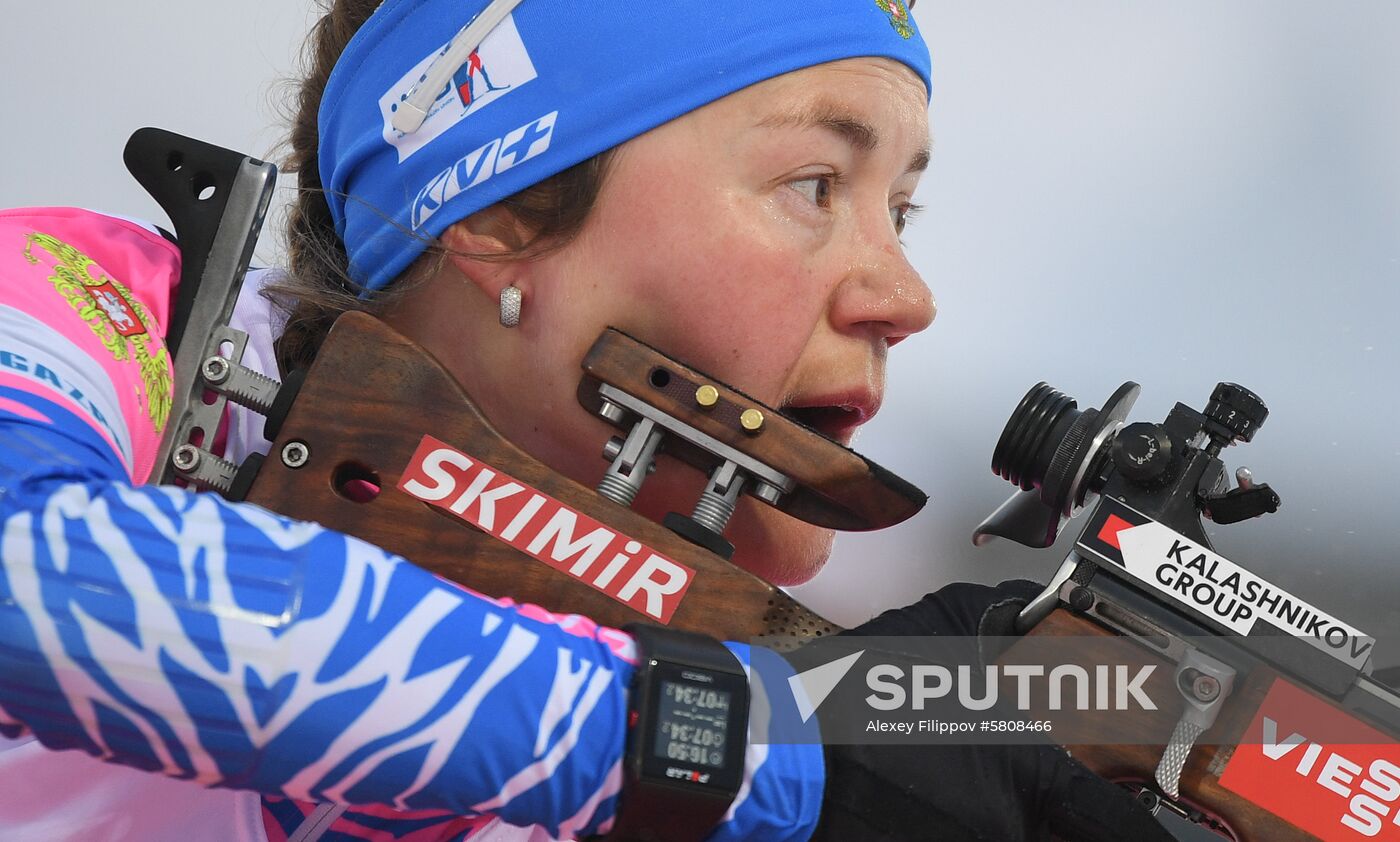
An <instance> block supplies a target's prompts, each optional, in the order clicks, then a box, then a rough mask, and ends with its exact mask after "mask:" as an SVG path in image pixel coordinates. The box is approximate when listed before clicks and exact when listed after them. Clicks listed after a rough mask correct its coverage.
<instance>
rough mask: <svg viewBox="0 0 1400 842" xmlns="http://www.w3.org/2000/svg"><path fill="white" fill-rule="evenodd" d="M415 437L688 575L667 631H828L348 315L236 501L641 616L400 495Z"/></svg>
mask: <svg viewBox="0 0 1400 842" xmlns="http://www.w3.org/2000/svg"><path fill="white" fill-rule="evenodd" d="M425 434H427V435H431V436H433V437H434V438H436V439H439V440H441V441H442V442H445V443H447V444H449V445H451V446H453V447H455V448H458V449H460V450H461V451H463V452H465V453H467V454H470V455H471V456H472V457H473V458H474V459H475V460H477V461H479V462H481V463H483V464H486V465H490V466H492V467H494V468H496V469H498V470H500V471H502V472H504V473H506V474H509V475H510V476H511V477H514V478H515V479H517V480H520V481H522V482H524V483H526V484H528V485H530V486H532V487H533V488H535V489H538V490H539V491H542V492H544V493H545V494H548V495H550V496H552V497H554V498H555V499H557V500H559V501H560V502H562V503H564V504H565V505H567V506H569V507H571V508H572V509H574V510H576V511H578V512H581V513H584V514H586V515H588V516H590V517H592V518H594V519H596V520H598V521H601V522H603V523H605V524H608V525H609V526H610V527H612V528H613V529H615V530H617V531H618V532H619V533H621V534H623V535H626V536H630V537H632V538H634V539H636V540H637V541H639V542H641V543H643V544H645V545H647V546H649V547H651V548H654V549H655V550H657V551H659V552H661V553H663V554H664V555H666V556H667V557H668V558H670V559H672V560H674V561H676V562H679V563H680V564H683V565H685V566H687V567H689V568H690V569H691V570H693V571H695V576H694V578H693V580H692V583H691V585H690V587H689V589H688V590H687V591H686V594H685V598H684V599H683V600H682V601H681V603H680V606H679V608H678V609H677V611H676V613H675V615H674V616H673V617H672V618H671V621H670V625H671V626H673V627H675V628H681V629H688V630H693V631H699V632H703V633H705V634H709V635H712V636H714V637H717V638H720V639H725V640H746V639H748V638H750V637H754V636H758V635H772V636H774V638H775V639H787V640H789V641H790V644H789V645H796V644H797V643H798V642H800V641H802V640H806V639H808V638H811V637H817V636H820V635H824V634H830V633H832V632H834V631H836V630H837V626H835V625H834V624H832V623H829V622H828V621H826V620H824V619H822V618H821V617H819V616H817V615H816V614H815V613H813V612H811V611H809V610H808V609H806V608H805V607H803V606H802V605H800V604H799V603H797V602H796V601H795V600H793V599H792V598H791V597H789V596H787V595H786V594H785V593H783V592H782V591H781V590H779V589H778V588H776V587H774V586H773V585H771V584H769V583H768V582H765V581H763V580H762V579H760V578H758V577H757V576H754V575H753V574H751V573H749V572H747V571H745V570H743V569H741V568H738V567H736V566H734V565H732V564H730V563H729V562H727V561H725V560H724V559H722V558H720V557H719V556H717V555H714V554H713V553H710V552H708V551H706V550H703V549H701V548H700V547H698V546H696V545H694V544H692V543H690V542H688V541H686V540H684V539H682V538H680V537H679V536H678V535H676V534H675V533H673V532H671V531H670V530H669V529H666V528H665V527H663V526H661V525H659V524H657V523H655V522H653V521H651V520H648V519H647V518H645V517H643V516H642V515H640V514H638V513H636V512H634V511H633V510H631V509H630V508H627V507H626V506H622V505H619V504H617V503H614V502H612V501H611V500H608V499H606V498H604V497H602V496H601V495H599V494H598V493H597V492H596V491H594V490H593V489H591V488H587V487H585V486H583V485H580V484H579V483H577V482H574V481H573V480H571V479H568V478H566V477H563V476H561V475H559V474H557V473H555V472H554V471H552V470H550V469H549V468H548V467H546V466H545V465H544V464H543V463H541V462H539V461H538V460H536V459H535V458H534V457H532V456H530V455H529V454H527V453H525V452H524V451H522V450H520V449H519V448H517V447H516V446H515V445H513V444H511V443H510V442H509V441H508V440H507V439H505V438H504V437H503V436H501V435H500V434H499V433H498V432H497V431H496V430H495V429H494V428H492V426H491V424H490V423H489V422H488V421H487V420H486V418H485V417H484V416H483V415H482V414H481V412H480V411H479V410H478V409H477V408H476V407H475V406H474V405H473V404H472V402H471V400H470V399H469V398H468V397H467V395H466V394H465V393H464V392H463V391H462V389H461V387H460V386H459V385H458V384H457V382H456V381H455V380H454V379H453V378H452V376H451V375H450V374H449V373H448V372H447V371H446V370H445V369H443V368H442V367H441V366H440V365H439V364H438V363H437V361H436V360H434V359H433V358H432V357H431V355H429V354H428V353H427V352H425V351H424V350H423V349H422V348H420V347H418V346H417V345H416V344H414V343H413V342H411V341H410V340H408V339H406V338H404V337H403V336H401V335H399V334H397V333H395V332H394V331H393V330H392V329H390V328H389V327H388V326H386V325H384V324H383V323H382V322H379V321H377V320H375V319H373V318H371V317H368V316H365V315H363V314H359V313H350V314H347V315H345V316H343V317H341V319H340V320H339V321H338V322H337V323H336V326H335V328H334V329H333V330H332V332H331V334H330V336H329V337H328V338H327V340H326V342H325V344H324V345H323V346H322V348H321V350H320V352H319V353H318V355H317V358H316V362H315V364H314V365H313V367H312V368H311V369H310V371H309V372H308V374H307V377H306V380H305V382H304V384H303V385H302V386H301V389H300V392H299V394H298V396H297V398H296V400H295V402H294V403H293V404H292V407H291V409H290V410H289V412H288V414H287V416H286V418H285V420H284V421H283V423H282V424H281V427H280V429H279V431H278V436H277V439H276V441H275V442H274V444H273V448H272V451H271V452H272V454H273V458H269V459H268V460H266V462H265V464H264V465H263V467H262V469H261V470H260V471H259V473H258V476H257V479H256V480H255V481H254V483H253V485H252V487H251V490H250V491H249V494H248V497H247V499H248V500H249V501H250V502H253V503H257V504H259V505H261V506H265V507H267V508H269V509H272V510H273V511H276V512H280V513H282V514H285V515H289V516H291V517H295V518H300V519H303V520H310V521H315V522H317V523H320V524H322V525H324V526H327V527H329V528H331V529H335V530H337V531H341V532H344V533H347V534H349V535H353V536H355V537H358V538H362V539H364V540H366V541H369V542H371V543H374V544H376V545H378V546H380V547H383V548H385V549H387V550H390V551H392V552H395V553H398V554H399V555H402V556H404V557H405V558H408V559H411V560H413V561H414V562H415V563H416V564H418V565H420V566H422V567H425V568H427V569H428V570H431V571H433V572H434V573H436V574H438V575H440V576H442V577H444V578H446V579H450V580H452V581H454V582H459V583H461V584H463V585H466V586H467V587H469V588H471V589H473V590H475V591H477V592H480V593H483V594H486V595H488V596H494V597H509V598H511V599H514V600H516V601H518V602H527V603H533V604H535V605H539V606H541V607H543V608H546V609H548V610H550V611H554V612H558V613H572V614H582V615H584V616H587V617H590V618H592V619H594V620H595V621H597V622H599V623H602V624H605V625H611V626H621V625H624V624H626V623H631V622H638V621H645V620H648V619H651V618H649V617H647V616H645V615H643V614H641V613H639V612H637V611H635V610H633V609H632V608H629V607H628V606H627V605H624V604H623V603H621V602H619V601H617V600H616V599H614V598H613V597H611V596H608V595H607V594H605V593H603V592H602V591H599V590H596V589H595V588H593V587H590V586H589V585H587V584H586V583H584V582H581V581H580V580H579V579H577V578H575V577H573V576H571V575H569V574H568V573H567V572H565V571H563V570H561V569H558V568H557V567H555V566H552V565H550V564H546V563H543V562H541V561H538V560H536V559H535V558H532V557H530V556H528V555H526V554H525V553H522V552H520V551H519V550H516V549H514V548H513V547H511V546H509V545H508V544H506V543H504V542H503V541H501V540H499V539H497V538H495V537H492V536H491V535H488V534H486V533H485V532H482V531H480V530H478V529H476V528H474V527H472V526H470V525H469V524H467V523H466V522H464V521H462V520H459V519H456V518H453V517H451V516H450V515H448V514H447V513H445V512H444V511H443V510H442V509H440V508H437V507H434V506H430V505H428V504H426V503H423V502H421V501H420V500H418V499H415V498H413V497H411V496H409V495H408V494H406V493H403V492H402V491H400V490H399V488H398V486H399V484H400V481H401V480H402V478H403V472H404V469H405V467H406V466H408V465H409V464H410V461H411V459H412V457H413V455H414V452H415V450H416V449H417V448H418V445H419V443H420V441H421V439H422V437H423V436H424V435H425ZM292 442H299V443H302V444H304V445H305V447H306V448H307V450H308V451H309V458H308V459H307V461H306V463H305V464H304V465H302V466H300V467H297V468H290V467H288V466H287V464H286V462H285V461H284V460H283V459H280V458H277V456H278V454H281V453H282V451H283V448H285V447H286V446H287V445H288V444H289V443H292ZM828 444H831V443H829V442H828ZM600 445H601V442H600ZM831 446H832V447H834V448H839V446H837V445H834V444H831ZM356 479H359V480H367V481H369V482H371V483H373V484H374V485H377V486H378V487H379V488H380V489H381V493H379V494H377V495H376V496H374V497H373V499H371V500H368V501H367V502H356V499H355V498H356V497H357V495H352V494H347V493H346V484H347V481H351V480H356ZM359 499H363V497H359ZM915 508H917V507H915Z"/></svg>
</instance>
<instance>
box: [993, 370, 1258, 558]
mask: <svg viewBox="0 0 1400 842" xmlns="http://www.w3.org/2000/svg"><path fill="white" fill-rule="evenodd" d="M1139 391H1140V387H1139V386H1138V384H1136V383H1132V382H1128V383H1124V384H1123V385H1122V386H1120V387H1118V390H1117V391H1115V392H1114V393H1113V395H1112V396H1110V397H1109V399H1108V400H1107V401H1105V402H1104V405H1103V408H1102V409H1097V408H1093V407H1090V408H1087V409H1083V410H1081V409H1079V406H1078V403H1077V402H1076V401H1075V400H1074V398H1072V397H1070V396H1069V395H1066V394H1065V393H1064V392H1061V391H1059V390H1057V389H1055V388H1053V387H1051V386H1050V385H1048V384H1046V383H1038V384H1036V385H1035V386H1034V387H1033V388H1032V389H1031V390H1030V391H1029V392H1027V393H1026V396H1025V397H1024V398H1022V399H1021V403H1020V404H1019V405H1018V406H1017V407H1016V410H1015V411H1014V412H1013V413H1012V414H1011V419H1010V420H1009V421H1007V422H1006V428H1005V429H1004V430H1003V431H1002V434H1001V438H1000V439H999V440H998V441H997V445H996V449H995V451H994V452H993V454H992V472H993V473H995V474H996V475H997V476H999V477H1001V478H1003V479H1005V480H1006V481H1007V482H1010V483H1011V484H1013V485H1016V486H1018V487H1019V488H1020V489H1021V491H1022V493H1021V494H1019V495H1017V496H1015V497H1013V498H1012V499H1011V500H1008V501H1007V503H1006V504H1005V505H1003V506H1002V507H1001V508H1000V509H998V510H997V511H996V512H995V513H994V514H992V516H991V517H989V518H987V520H986V521H985V522H983V524H982V525H981V526H980V527H979V528H978V530H977V533H976V535H975V537H974V540H975V541H977V542H978V543H982V542H983V541H984V540H985V539H986V538H987V537H990V536H1001V537H1005V538H1010V539H1012V540H1014V541H1017V542H1019V543H1022V544H1026V545H1027V546H1032V547H1045V546H1049V545H1050V544H1051V543H1053V542H1054V540H1055V536H1056V535H1057V534H1058V533H1059V528H1060V525H1061V521H1062V519H1064V518H1067V517H1070V516H1072V515H1073V514H1074V513H1075V512H1077V511H1078V510H1079V509H1080V508H1081V507H1083V506H1084V505H1085V501H1086V500H1087V499H1089V498H1090V497H1091V496H1092V495H1095V494H1099V493H1118V492H1126V493H1129V494H1131V495H1132V496H1133V497H1134V498H1137V499H1138V500H1141V501H1143V502H1147V501H1146V500H1143V498H1160V499H1158V500H1156V501H1155V502H1157V503H1159V504H1161V508H1159V507H1158V506H1152V507H1151V508H1152V509H1153V510H1154V511H1160V512H1162V513H1166V511H1167V510H1168V509H1175V510H1176V512H1175V514H1176V515H1177V518H1178V519H1184V517H1185V515H1186V511H1184V510H1183V508H1189V515H1190V517H1191V519H1192V520H1195V521H1197V522H1199V518H1200V516H1201V515H1202V514H1204V515H1205V516H1207V517H1210V518H1212V519H1213V520H1215V522H1217V523H1234V522H1236V521H1239V520H1244V519H1246V518H1250V517H1256V516H1258V515H1260V514H1265V513H1267V512H1272V511H1275V510H1276V509H1277V508H1278V496H1277V495H1276V494H1274V493H1273V492H1272V491H1271V490H1269V489H1268V487H1267V486H1254V487H1251V486H1249V485H1248V484H1247V483H1242V484H1241V486H1240V487H1239V488H1235V489H1230V488H1228V485H1227V484H1224V483H1223V481H1222V480H1221V479H1219V478H1220V477H1223V471H1222V470H1221V468H1222V466H1220V463H1219V461H1218V459H1217V457H1218V455H1219V453H1220V451H1221V450H1223V449H1224V448H1225V447H1228V446H1229V445H1230V444H1233V443H1234V442H1237V441H1241V442H1247V441H1250V440H1251V439H1253V438H1254V434H1255V433H1256V432H1257V431H1258V429H1259V427H1260V426H1261V425H1262V424H1263V423H1264V419H1265V418H1267V417H1268V414H1269V410H1268V407H1267V406H1265V405H1264V402H1263V400H1261V399H1260V398H1259V396H1258V395H1256V394H1254V393H1253V392H1251V391H1250V390H1249V389H1246V388H1244V387H1243V386H1240V385H1237V384H1235V383H1220V384H1217V385H1216V387H1215V389H1214V390H1212V392H1211V395H1210V401H1209V402H1208V403H1207V405H1206V409H1205V411H1204V412H1198V411H1196V410H1193V409H1191V408H1190V407H1188V406H1186V405H1184V404H1177V405H1176V408H1175V409H1173V410H1172V412H1171V414H1170V415H1169V416H1168V417H1167V419H1166V421H1165V422H1163V423H1161V424H1157V423H1151V422H1137V423H1133V424H1126V426H1125V422H1126V420H1127V415H1128V412H1129V411H1130V410H1131V409H1132V406H1133V402H1134V401H1136V400H1137V396H1138V392H1139ZM1207 463H1210V464H1207ZM1207 468H1210V469H1209V470H1207ZM1183 500H1185V501H1189V502H1190V503H1191V505H1190V506H1189V507H1182V506H1180V503H1181V502H1182V501H1183ZM1168 501H1175V503H1176V504H1177V505H1174V506H1168V505H1166V504H1167V503H1168ZM1182 525H1183V526H1184V525H1185V524H1182Z"/></svg>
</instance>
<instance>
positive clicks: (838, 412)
mask: <svg viewBox="0 0 1400 842" xmlns="http://www.w3.org/2000/svg"><path fill="white" fill-rule="evenodd" d="M879 411H880V396H879V395H878V394H876V393H874V392H867V391H852V392H842V393H838V394H831V395H817V396H802V397H799V398H795V399H793V400H790V401H788V402H786V403H784V405H783V414H785V415H787V416H788V417H790V418H792V419H793V420H795V421H797V422H798V423H799V424H802V425H803V426H805V427H809V428H811V429H813V430H816V431H817V432H819V433H821V434H822V435H824V436H826V437H827V438H830V439H835V440H836V441H839V442H841V443H842V444H850V441H851V439H852V438H853V437H854V436H855V433H856V429H857V428H859V427H860V425H861V424H864V423H865V422H866V421H869V420H870V419H871V418H873V417H874V416H875V413H877V412H879Z"/></svg>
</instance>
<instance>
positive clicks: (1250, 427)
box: [1205, 383, 1269, 441]
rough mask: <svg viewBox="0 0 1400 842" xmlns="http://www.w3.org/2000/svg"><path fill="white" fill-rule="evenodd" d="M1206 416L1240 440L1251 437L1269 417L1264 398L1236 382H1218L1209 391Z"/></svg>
mask: <svg viewBox="0 0 1400 842" xmlns="http://www.w3.org/2000/svg"><path fill="white" fill-rule="evenodd" d="M1205 414H1206V417H1207V418H1209V419H1210V420H1212V421H1214V422H1215V423H1217V424H1219V425H1220V426H1222V427H1224V428H1225V429H1227V430H1229V431H1230V433H1231V435H1233V436H1234V437H1235V439H1237V440H1239V441H1250V440H1251V439H1253V438H1254V434H1255V433H1256V432H1258V431H1259V428H1260V427H1262V426H1263V425H1264V419H1266V418H1268V417H1269V408H1268V407H1267V406H1265V405H1264V400H1263V399H1262V398H1260V397H1259V396H1258V395H1256V394H1254V393H1253V392H1251V391H1250V390H1248V389H1246V388H1245V387H1243V386H1241V385H1239V384H1238V383H1220V384H1217V385H1216V387H1215V391H1213V392H1211V393H1210V403H1208V404H1206V413H1205Z"/></svg>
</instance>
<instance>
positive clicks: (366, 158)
mask: <svg viewBox="0 0 1400 842" xmlns="http://www.w3.org/2000/svg"><path fill="white" fill-rule="evenodd" d="M486 5H487V2H486V0H386V2H385V3H384V4H383V5H382V6H381V7H380V8H379V10H378V11H376V12H375V13H374V15H373V16H371V17H370V19H369V20H368V21H367V22H366V23H365V25H364V26H363V27H362V28H361V29H360V31H359V32H358V33H357V34H356V35H355V37H354V38H353V39H351V41H350V44H349V45H348V46H347V47H346V49H345V53H344V54H343V55H342V56H341V57H340V60H339V61H338V62H337V63H336V66H335V70H334V71H333V72H332V73H331V77H330V81H329V82H328V83H327V85H326V91H325V95H324V97H323V99H322V102H321V110H320V115H319V119H320V134H321V141H320V170H321V184H322V185H323V186H324V187H325V190H326V201H327V203H328V204H329V205H330V209H331V216H332V218H333V219H334V220H335V228H336V233H337V234H339V235H340V238H341V240H342V241H343V242H344V243H345V246H346V250H347V251H348V252H349V255H350V275H351V277H352V278H354V279H355V280H356V282H358V283H359V284H361V285H362V286H363V287H364V289H365V290H366V291H373V290H378V289H382V288H384V287H385V286H387V285H388V283H389V282H390V281H392V280H393V279H394V278H395V277H397V276H398V275H399V274H400V273H401V272H403V271H404V270H405V269H407V268H408V266H409V264H411V263H412V262H413V261H414V259H415V258H417V257H418V255H420V254H422V252H423V250H424V249H425V248H426V247H427V245H428V243H429V242H430V241H431V239H432V238H435V237H437V236H438V235H440V234H441V233H442V232H443V231H445V230H446V229H447V228H448V227H449V226H450V225H452V224H453V223H455V222H457V221H459V220H461V219H463V218H464V217H466V216H469V215H470V214H473V213H475V212H476V211H479V210H481V209H482V208H485V207H489V206H490V205H493V204H495V203H496V202H499V201H500V200H501V199H504V198H506V197H507V196H510V195H512V194H514V193H517V192H519V191H521V190H523V189H525V188H526V187H529V186H530V185H532V184H535V183H537V182H539V181H542V180H543V179H546V178H548V177H549V176H551V175H554V174H555V173H558V172H561V171H563V170H565V169H568V168H569V167H571V166H573V165H574V164H577V163H579V162H581V161H585V160H587V159H589V158H591V157H593V156H594V155H597V154H598V153H600V152H603V151H604V150H607V149H611V148H612V147H614V146H616V145H618V144H620V143H622V142H624V141H626V140H629V139H630V138H633V137H636V136H637V135H640V134H642V133H644V132H646V131H648V130H650V129H652V128H655V127H656V126H659V125H661V124H662V123H665V122H667V121H669V120H672V119H674V118H676V117H678V116H680V115H682V114H685V113H687V112H689V111H692V110H694V109H695V108H698V107H700V106H702V105H704V104H706V103H708V102H712V101H714V100H717V99H719V98H721V97H723V96H726V95H727V94H730V93H733V92H734V91H737V90H739V89H741V88H745V87H747V86H749V85H752V84H754V83H755V82H760V81H762V80H764V79H769V78H772V77H774V76H778V75H780V74H783V73H787V72H789V71H792V70H797V69H799V68H803V67H809V66H811V65H814V64H821V63H823V62H828V61H836V60H838V59H844V58H852V57H855V56H881V57H885V58H890V59H894V60H896V61H899V62H902V63H904V64H906V65H908V66H909V67H910V68H911V69H913V70H914V72H915V73H917V74H918V75H919V76H920V78H922V79H923V80H924V85H925V87H926V88H928V87H929V85H930V82H929V54H928V48H927V47H926V46H925V45H924V42H923V39H922V38H921V37H920V36H919V32H918V29H917V27H916V26H915V25H914V22H913V19H912V17H911V16H910V14H909V10H908V7H907V6H906V4H905V0H678V2H663V3H660V4H653V5H647V4H645V3H637V2H629V3H622V2H618V0H527V2H523V3H521V4H520V6H519V7H518V8H517V9H516V10H515V11H514V13H513V14H511V15H510V16H508V17H506V18H505V20H504V21H502V22H501V24H500V25H498V26H496V27H495V29H493V30H492V31H491V33H490V35H488V36H487V37H486V39H485V40H484V41H483V42H482V43H481V46H480V47H479V48H478V49H477V50H476V51H475V52H473V53H472V54H471V56H470V57H469V58H468V59H467V60H466V61H465V62H464V63H462V64H461V65H460V67H458V68H456V69H455V72H454V73H453V76H452V80H451V81H450V82H449V83H448V84H447V85H446V86H445V87H444V88H443V90H442V91H441V93H440V94H439V95H438V97H437V99H436V101H435V102H434V103H433V104H432V106H431V107H430V108H429V109H428V116H427V118H426V119H425V120H424V121H423V123H422V125H421V126H420V127H419V128H418V129H417V130H416V131H414V132H412V133H409V134H404V133H402V132H399V131H398V130H396V129H395V128H394V127H393V125H391V121H392V120H393V119H394V117H393V115H394V112H395V111H397V109H398V107H399V104H400V103H402V102H403V101H404V100H405V99H406V98H407V97H408V96H409V95H410V92H411V91H412V89H413V88H414V86H415V85H417V84H418V83H419V82H420V81H421V80H422V79H423V78H425V77H426V75H427V74H428V72H429V69H430V68H431V67H432V65H433V63H434V62H435V60H437V59H438V58H439V57H440V56H442V55H443V54H444V52H445V50H446V47H447V44H448V43H449V41H450V40H451V39H452V37H453V35H454V34H456V33H457V32H458V31H459V30H460V29H461V28H462V27H463V26H465V25H466V24H467V23H468V22H469V21H470V20H471V19H472V18H473V17H474V16H475V15H476V14H478V13H479V12H480V11H481V10H482V9H483V8H484V7H485V6H486Z"/></svg>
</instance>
